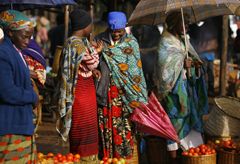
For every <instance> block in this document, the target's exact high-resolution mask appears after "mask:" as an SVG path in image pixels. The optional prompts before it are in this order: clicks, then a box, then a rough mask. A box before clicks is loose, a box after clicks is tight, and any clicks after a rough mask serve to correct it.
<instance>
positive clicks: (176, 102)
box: [158, 12, 208, 163]
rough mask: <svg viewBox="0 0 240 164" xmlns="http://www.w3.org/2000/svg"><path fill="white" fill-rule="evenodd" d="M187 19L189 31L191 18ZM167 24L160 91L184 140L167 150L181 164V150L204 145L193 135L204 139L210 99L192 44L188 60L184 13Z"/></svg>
mask: <svg viewBox="0 0 240 164" xmlns="http://www.w3.org/2000/svg"><path fill="white" fill-rule="evenodd" d="M184 16H185V19H184V20H185V23H186V30H187V29H188V28H187V27H188V23H189V19H188V18H189V17H188V15H184ZM166 23H167V28H166V29H165V30H164V31H163V33H162V36H161V39H160V43H159V50H158V54H159V55H158V65H159V67H158V68H159V69H158V71H159V72H158V77H159V82H158V91H159V95H160V96H159V97H161V101H162V105H163V107H164V109H165V110H166V112H167V114H168V116H169V118H170V120H171V122H172V124H173V126H174V128H175V130H176V132H177V134H178V137H179V139H180V144H177V143H176V142H173V141H170V140H168V146H167V148H168V151H169V152H170V154H171V157H172V158H171V159H172V163H178V161H177V160H176V156H177V153H176V152H177V150H178V149H179V147H180V146H181V148H183V149H189V148H190V147H191V146H198V145H197V144H198V143H200V142H201V141H202V139H200V140H201V141H196V140H194V138H191V137H190V135H189V134H196V136H198V137H199V138H202V136H201V132H202V130H203V129H202V123H203V122H202V116H203V114H206V113H207V112H208V97H207V90H206V83H205V81H204V76H203V74H202V72H201V64H202V62H201V60H200V58H199V56H198V55H197V53H196V51H195V50H194V49H193V47H192V46H191V44H190V43H188V47H187V53H188V55H189V57H188V58H187V55H186V54H187V53H186V52H185V50H186V49H185V44H184V41H183V26H182V17H181V12H173V13H170V14H169V15H168V16H167V19H166ZM187 42H189V41H188V40H187ZM186 72H188V73H186ZM188 138H190V141H189V139H188Z"/></svg>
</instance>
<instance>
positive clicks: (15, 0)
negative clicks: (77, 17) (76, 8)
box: [0, 0, 76, 6]
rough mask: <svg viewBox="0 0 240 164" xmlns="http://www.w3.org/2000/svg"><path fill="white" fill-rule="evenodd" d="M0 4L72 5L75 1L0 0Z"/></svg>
mask: <svg viewBox="0 0 240 164" xmlns="http://www.w3.org/2000/svg"><path fill="white" fill-rule="evenodd" d="M0 4H1V5H8V4H35V5H48V6H57V5H74V4H76V2H75V1H74V0H0Z"/></svg>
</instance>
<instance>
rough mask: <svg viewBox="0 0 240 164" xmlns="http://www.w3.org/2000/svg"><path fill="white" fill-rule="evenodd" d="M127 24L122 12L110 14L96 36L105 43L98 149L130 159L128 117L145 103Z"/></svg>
mask: <svg viewBox="0 0 240 164" xmlns="http://www.w3.org/2000/svg"><path fill="white" fill-rule="evenodd" d="M126 23H127V20H126V16H125V14H124V13H122V12H117V11H115V12H110V13H109V14H108V29H107V31H106V32H104V33H101V34H99V35H98V36H97V37H96V40H101V41H103V43H104V49H103V51H102V53H101V59H100V70H101V73H102V77H101V79H100V81H99V82H98V85H97V100H98V115H99V118H98V119H99V126H100V137H101V140H100V142H101V147H100V149H101V153H102V154H101V155H102V156H104V157H109V158H113V157H116V158H120V157H122V158H131V157H132V155H133V146H134V132H133V127H132V124H131V122H130V120H129V118H130V116H131V113H132V111H133V110H134V108H135V107H137V106H138V105H139V103H140V102H143V103H146V102H147V91H146V83H145V79H144V75H143V71H142V63H141V59H140V53H139V46H138V43H137V40H136V39H135V38H134V37H133V35H131V34H127V33H126V30H125V27H126ZM135 151H137V150H135Z"/></svg>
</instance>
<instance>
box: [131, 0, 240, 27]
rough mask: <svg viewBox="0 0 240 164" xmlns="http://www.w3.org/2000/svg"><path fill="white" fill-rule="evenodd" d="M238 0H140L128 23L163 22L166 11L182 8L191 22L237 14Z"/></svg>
mask: <svg viewBox="0 0 240 164" xmlns="http://www.w3.org/2000/svg"><path fill="white" fill-rule="evenodd" d="M239 6H240V1H239V0H141V1H140V2H139V3H138V5H137V6H136V8H135V10H134V11H133V13H132V14H131V16H130V19H129V23H128V24H129V25H135V24H148V25H158V24H161V23H164V21H165V19H166V16H167V13H169V12H171V11H176V10H179V11H180V10H181V9H183V12H184V13H188V14H189V15H190V19H191V22H198V21H200V20H203V19H205V18H208V17H212V16H219V15H232V14H236V15H239V13H240V9H239Z"/></svg>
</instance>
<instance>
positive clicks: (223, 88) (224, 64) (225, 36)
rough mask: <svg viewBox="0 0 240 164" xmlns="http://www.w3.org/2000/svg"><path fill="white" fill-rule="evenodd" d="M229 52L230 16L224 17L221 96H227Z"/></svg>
mask: <svg viewBox="0 0 240 164" xmlns="http://www.w3.org/2000/svg"><path fill="white" fill-rule="evenodd" d="M227 50H228V16H223V24H222V54H221V65H220V81H219V83H220V95H221V96H225V95H226V76H227V75H226V71H227Z"/></svg>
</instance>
